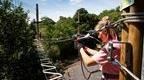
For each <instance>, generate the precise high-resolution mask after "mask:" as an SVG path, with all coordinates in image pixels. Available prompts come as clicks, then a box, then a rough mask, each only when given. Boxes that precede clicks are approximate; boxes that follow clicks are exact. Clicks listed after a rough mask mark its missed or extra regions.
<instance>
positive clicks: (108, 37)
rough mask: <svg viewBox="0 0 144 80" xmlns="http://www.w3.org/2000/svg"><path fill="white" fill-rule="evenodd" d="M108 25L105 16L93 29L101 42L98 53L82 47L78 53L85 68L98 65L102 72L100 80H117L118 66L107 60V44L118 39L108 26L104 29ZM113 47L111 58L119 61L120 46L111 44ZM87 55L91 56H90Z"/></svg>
mask: <svg viewBox="0 0 144 80" xmlns="http://www.w3.org/2000/svg"><path fill="white" fill-rule="evenodd" d="M108 24H109V19H108V17H107V16H105V17H104V18H102V20H101V21H100V22H99V23H98V25H97V26H96V29H95V30H96V31H97V32H98V33H99V35H98V38H100V39H101V40H102V43H103V45H104V46H103V47H102V48H101V49H100V50H99V51H96V50H93V49H90V48H88V47H84V48H81V49H80V53H81V56H82V58H83V61H84V63H85V64H86V65H87V66H93V65H96V64H99V65H100V70H101V71H102V80H118V78H119V75H118V74H119V66H118V65H114V64H112V62H111V61H109V60H108V56H109V43H110V42H117V41H118V39H117V34H116V32H115V30H114V29H113V28H112V27H110V26H108V27H106V25H108ZM113 47H114V50H113V51H112V53H113V56H112V57H114V58H116V59H118V60H119V53H120V45H119V44H113ZM89 54H92V56H90V55H89Z"/></svg>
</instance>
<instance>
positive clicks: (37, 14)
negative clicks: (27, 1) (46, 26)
mask: <svg viewBox="0 0 144 80" xmlns="http://www.w3.org/2000/svg"><path fill="white" fill-rule="evenodd" d="M36 26H37V37H38V39H39V7H38V4H36Z"/></svg>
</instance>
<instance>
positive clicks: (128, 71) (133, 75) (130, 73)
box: [109, 42, 140, 80]
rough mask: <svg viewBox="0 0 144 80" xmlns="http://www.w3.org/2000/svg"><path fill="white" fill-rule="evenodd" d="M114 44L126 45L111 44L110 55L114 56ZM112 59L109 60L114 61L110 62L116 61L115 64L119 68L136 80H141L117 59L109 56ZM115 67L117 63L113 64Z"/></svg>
mask: <svg viewBox="0 0 144 80" xmlns="http://www.w3.org/2000/svg"><path fill="white" fill-rule="evenodd" d="M113 43H122V44H123V43H124V42H111V43H110V44H111V45H109V47H111V48H110V49H111V50H109V55H112V54H113V53H112V51H113V48H112V47H113ZM109 57H110V58H109V59H112V60H109V61H112V62H113V61H114V62H116V63H117V64H118V65H119V66H120V68H121V69H122V70H124V71H126V72H127V73H128V74H129V75H130V76H131V77H133V78H134V79H135V80H140V79H139V78H138V77H137V76H136V75H135V74H133V73H132V72H131V71H130V70H129V69H127V68H126V67H125V66H124V65H122V64H121V63H120V62H119V61H118V60H117V59H115V58H113V57H112V56H109ZM113 65H115V63H113Z"/></svg>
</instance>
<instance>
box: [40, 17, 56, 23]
mask: <svg viewBox="0 0 144 80" xmlns="http://www.w3.org/2000/svg"><path fill="white" fill-rule="evenodd" d="M41 23H42V24H43V25H50V24H51V25H54V24H55V22H54V21H53V20H52V19H50V18H48V17H42V18H41Z"/></svg>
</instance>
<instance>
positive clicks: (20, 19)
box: [0, 0, 43, 80]
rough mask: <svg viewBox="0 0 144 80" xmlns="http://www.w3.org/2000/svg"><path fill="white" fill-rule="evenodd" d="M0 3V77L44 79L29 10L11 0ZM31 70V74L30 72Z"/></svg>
mask: <svg viewBox="0 0 144 80" xmlns="http://www.w3.org/2000/svg"><path fill="white" fill-rule="evenodd" d="M1 3H2V6H0V13H1V14H0V52H1V53H0V63H1V66H0V79H1V80H43V78H42V77H43V76H42V74H41V73H42V72H41V67H40V63H39V61H38V60H39V58H38V55H37V51H36V50H35V46H34V45H33V38H34V37H33V35H34V34H33V30H32V29H31V27H30V26H29V25H28V23H27V21H28V20H27V13H25V12H24V10H23V8H22V7H21V6H14V5H13V4H12V1H11V0H1ZM26 73H27V74H26Z"/></svg>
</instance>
